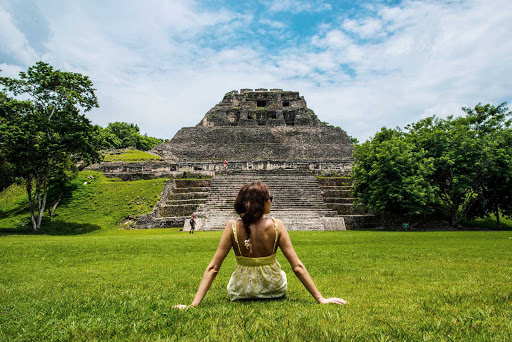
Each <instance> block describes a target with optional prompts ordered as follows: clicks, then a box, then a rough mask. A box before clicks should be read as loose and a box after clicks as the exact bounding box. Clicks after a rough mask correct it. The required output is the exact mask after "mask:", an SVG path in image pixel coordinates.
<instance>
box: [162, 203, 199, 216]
mask: <svg viewBox="0 0 512 342" xmlns="http://www.w3.org/2000/svg"><path fill="white" fill-rule="evenodd" d="M196 209H197V204H181V205H168V204H164V205H162V206H161V207H160V210H159V216H160V217H171V216H188V215H192V213H193V212H194V211H195V210H196Z"/></svg>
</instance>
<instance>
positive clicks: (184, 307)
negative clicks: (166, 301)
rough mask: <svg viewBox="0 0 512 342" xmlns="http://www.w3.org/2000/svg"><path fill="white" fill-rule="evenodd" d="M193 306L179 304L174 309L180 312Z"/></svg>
mask: <svg viewBox="0 0 512 342" xmlns="http://www.w3.org/2000/svg"><path fill="white" fill-rule="evenodd" d="M192 306H193V305H192V304H190V305H183V304H178V305H174V306H173V307H172V308H173V309H179V310H185V309H189V308H191V307H192Z"/></svg>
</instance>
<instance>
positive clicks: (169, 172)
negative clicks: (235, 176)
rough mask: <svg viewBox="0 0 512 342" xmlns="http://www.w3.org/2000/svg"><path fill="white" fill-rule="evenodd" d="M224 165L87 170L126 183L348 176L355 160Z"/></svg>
mask: <svg viewBox="0 0 512 342" xmlns="http://www.w3.org/2000/svg"><path fill="white" fill-rule="evenodd" d="M228 162H229V163H228V164H227V165H225V164H224V162H208V161H205V162H200V161H199V162H182V163H172V162H160V161H144V162H131V163H127V162H103V163H100V164H95V165H92V166H89V167H88V168H87V170H93V171H100V172H103V174H104V175H105V176H106V177H110V178H112V177H116V178H121V179H122V180H136V179H154V178H166V177H168V178H186V177H190V178H201V177H213V176H214V175H215V174H216V173H223V172H227V171H244V170H267V171H272V170H308V171H311V172H313V173H314V174H319V175H324V174H325V175H348V174H350V171H351V169H352V159H344V160H325V161H303V162H296V161H287V160H257V161H233V160H228Z"/></svg>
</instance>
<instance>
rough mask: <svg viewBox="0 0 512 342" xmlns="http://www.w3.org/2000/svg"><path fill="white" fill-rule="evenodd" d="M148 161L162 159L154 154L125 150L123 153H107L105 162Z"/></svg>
mask: <svg viewBox="0 0 512 342" xmlns="http://www.w3.org/2000/svg"><path fill="white" fill-rule="evenodd" d="M148 159H162V158H160V157H159V156H155V155H154V154H151V153H148V152H144V151H139V150H128V149H127V150H124V151H123V152H122V153H107V154H106V155H105V159H104V161H110V162H114V161H124V162H136V161H143V160H148Z"/></svg>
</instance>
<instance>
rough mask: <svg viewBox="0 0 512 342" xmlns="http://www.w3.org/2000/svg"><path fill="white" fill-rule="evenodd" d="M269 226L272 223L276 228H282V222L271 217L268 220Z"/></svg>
mask: <svg viewBox="0 0 512 342" xmlns="http://www.w3.org/2000/svg"><path fill="white" fill-rule="evenodd" d="M268 221H269V222H270V224H272V225H274V222H275V223H277V227H278V228H279V227H284V222H283V221H282V220H280V219H278V218H275V217H271V218H270V219H269V220H268Z"/></svg>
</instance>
